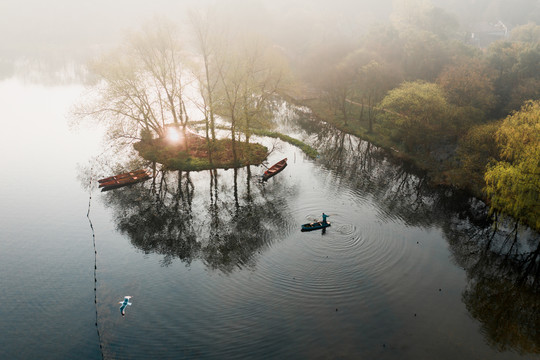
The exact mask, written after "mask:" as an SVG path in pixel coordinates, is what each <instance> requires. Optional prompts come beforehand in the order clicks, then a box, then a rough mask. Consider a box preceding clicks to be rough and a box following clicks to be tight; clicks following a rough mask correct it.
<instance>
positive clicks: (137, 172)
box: [98, 169, 146, 184]
mask: <svg viewBox="0 0 540 360" xmlns="http://www.w3.org/2000/svg"><path fill="white" fill-rule="evenodd" d="M145 173H146V170H144V169H140V170H135V171H130V172H127V173H124V174H119V175H115V176H109V177H106V178H103V179H99V180H98V182H99V183H100V184H101V183H106V182H110V181H114V180H120V179H124V178H130V177H132V176H138V175H142V174H145Z"/></svg>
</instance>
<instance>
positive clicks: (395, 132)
mask: <svg viewBox="0 0 540 360" xmlns="http://www.w3.org/2000/svg"><path fill="white" fill-rule="evenodd" d="M205 12H208V13H210V12H211V13H212V14H213V17H211V18H208V19H206V20H205V21H210V24H211V27H210V28H209V29H210V34H211V36H212V37H213V39H212V41H213V43H210V42H206V41H207V40H208V41H210V39H209V38H205V36H206V35H205V33H204V31H207V30H208V29H206V30H205V28H204V27H201V26H199V27H198V30H199V31H198V32H197V31H196V30H197V26H193V25H194V23H195V24H196V23H197V21H195V22H194V17H193V15H191V17H190V14H197V13H200V14H204V13H205ZM0 14H2V15H0V17H1V18H2V21H0V30H1V31H0V34H2V35H0V36H1V37H2V38H1V40H0V41H1V42H2V44H3V46H2V48H0V78H8V77H10V76H13V74H16V73H17V71H18V70H17V69H18V64H20V63H21V62H22V63H24V64H26V65H28V64H33V66H34V67H37V68H38V69H43V68H47V67H49V68H51V69H53V70H54V69H55V67H57V68H60V69H62V66H64V67H65V66H66V65H65V64H66V63H67V62H69V61H72V62H75V63H78V64H86V63H87V61H88V60H89V59H91V58H95V56H96V55H98V54H101V53H103V52H105V51H110V50H111V49H113V48H115V47H118V44H122V43H125V41H126V39H125V33H126V31H132V32H133V31H135V32H136V31H142V34H141V36H143V37H144V36H145V35H144V31H145V30H144V27H143V24H146V23H148V21H149V20H151V19H157V20H154V21H158V22H159V19H160V18H167V21H170V22H171V23H173V24H175V26H177V27H178V29H179V34H181V38H182V39H183V43H182V46H183V49H184V50H185V52H186V53H189V54H191V55H192V56H191V60H190V61H189V62H184V63H182V66H185V68H191V69H194V68H196V66H193V64H194V63H195V64H203V66H201V67H199V68H198V69H197V70H192V73H193V74H194V76H195V77H196V78H197V79H198V81H199V88H200V90H201V94H200V95H201V97H202V98H203V103H202V104H200V108H201V109H202V110H203V113H204V117H205V122H206V129H207V139H210V138H212V139H214V136H215V135H214V134H212V131H213V129H214V116H215V115H216V114H217V113H219V115H223V116H226V117H227V119H228V121H229V123H230V126H231V136H232V138H233V143H234V141H235V140H236V139H235V136H236V135H235V131H236V129H238V130H240V129H241V133H242V134H243V135H244V140H245V141H246V142H248V141H249V137H250V128H251V127H260V128H265V127H268V126H270V124H269V123H268V121H267V120H268V116H267V115H268V114H267V112H266V104H267V103H268V100H269V96H270V95H275V94H276V93H279V94H280V95H281V96H284V97H286V98H287V99H289V100H290V101H294V102H296V103H298V104H301V105H304V106H307V107H309V108H311V109H312V110H313V112H314V114H316V116H318V117H320V118H322V119H324V120H326V121H328V122H330V123H332V124H333V125H334V126H336V127H338V128H339V129H340V130H343V131H346V132H348V133H351V134H354V135H357V136H360V137H363V138H365V139H368V140H370V141H372V142H373V143H375V144H377V145H381V146H384V147H387V148H392V149H394V150H396V151H398V152H401V153H402V154H405V155H406V156H408V157H411V158H412V159H413V160H414V161H415V162H416V164H417V165H419V166H420V167H422V168H425V169H428V170H429V171H430V172H431V174H430V175H431V177H432V179H433V181H434V182H435V183H441V184H451V185H454V186H458V187H464V188H467V189H469V190H471V191H472V192H473V193H475V194H476V195H478V196H480V197H484V196H486V195H487V194H489V196H490V197H491V198H492V199H497V201H494V202H493V203H492V205H493V206H494V208H496V209H497V210H504V211H505V212H510V213H512V214H519V215H518V217H519V218H520V219H521V220H522V221H523V222H525V223H527V224H529V225H532V226H535V224H538V221H537V219H538V217H539V211H540V210H539V209H538V206H534V204H535V199H537V198H538V182H539V181H538V178H539V177H540V170H539V169H538V158H537V155H538V154H537V153H533V154H532V157H531V158H530V159H527V160H526V161H525V160H524V159H522V158H521V157H515V156H508V155H507V154H508V153H512V152H513V151H514V150H515V149H511V150H508V146H510V147H512V146H517V145H515V144H518V143H519V141H520V140H519V139H529V140H527V141H530V142H531V146H532V148H533V149H534V148H538V146H537V145H538V141H539V140H538V139H539V137H538V134H537V132H538V131H539V130H538V126H537V124H536V125H535V123H534V121H535V119H537V117H535V114H536V113H537V111H538V110H537V103H536V101H538V100H540V25H539V24H540V2H538V1H537V0H516V1H503V0H476V1H471V0H445V1H443V0H380V1H373V0H356V1H353V0H335V1H326V0H316V1H305V0H291V1H285V0H275V1H269V0H259V1H257V0H232V1H221V2H220V1H192V0H184V1H173V0H157V1H154V2H152V3H149V2H147V1H142V0H135V1H127V0H118V1H113V2H106V1H104V0H98V1H95V2H91V3H79V2H73V1H64V0H53V1H49V2H42V1H38V0H25V1H17V2H16V1H11V0H10V1H4V2H2V3H0ZM199 24H201V21H199ZM147 33H148V32H147ZM186 39H192V40H191V41H189V40H186ZM218 44H219V46H218ZM205 51H206V52H205ZM216 51H219V56H216ZM262 55H264V56H262ZM37 59H39V60H37ZM193 59H196V60H193ZM197 59H198V60H197ZM201 59H202V60H201ZM278 59H279V60H278ZM282 59H286V64H284V62H283V61H282ZM117 60H118V59H116V60H114V61H117ZM114 61H113V60H111V61H109V62H107V61H106V62H105V63H108V66H110V65H111V64H113V63H114ZM182 61H185V60H182ZM204 64H206V66H205V65H204ZM270 64H271V65H270ZM102 65H106V64H104V63H103V62H102ZM105 68H106V67H104V66H102V67H101V69H102V70H103V69H105ZM261 69H264V70H265V71H266V73H264V72H261ZM270 69H272V70H270ZM289 69H290V73H289ZM64 70H65V69H64ZM98 70H99V69H98ZM147 70H149V71H151V67H150V68H148V67H147ZM79 71H80V72H81V73H84V71H86V68H83V65H81V68H80V69H79ZM175 71H176V70H175ZM75 72H76V71H75ZM29 73H30V74H31V73H32V72H29ZM53 73H55V72H54V71H53ZM60 73H62V71H56V73H55V74H60ZM98 73H99V71H98ZM286 73H287V74H290V80H291V81H290V82H289V79H287V81H288V83H287V86H283V85H284V77H285V74H286ZM179 74H180V73H178V74H172V77H171V78H175V79H177V80H180V78H179ZM101 75H102V78H103V75H104V74H101ZM105 75H106V74H105ZM27 76H28V75H27ZM287 77H289V75H287ZM157 78H159V77H157ZM158 80H159V79H158ZM158 83H159V81H158ZM291 84H294V86H292V85H291ZM162 85H163V86H162V89H163V90H164V92H163V93H161V94H162V95H163V96H162V97H161V96H160V97H159V99H160V101H166V102H168V104H166V103H165V102H164V103H163V104H162V106H161V107H160V108H161V109H168V110H169V111H170V112H171V117H172V118H173V119H175V121H176V123H179V124H181V125H186V122H187V119H185V118H182V117H181V115H185V112H182V111H183V109H182V107H183V105H182V102H181V101H179V102H178V104H176V103H175V101H176V100H178V99H180V98H179V97H178V96H176V95H174V94H173V96H172V97H171V98H168V95H167V90H168V89H170V87H169V86H168V85H167V84H162ZM179 89H181V87H178V88H177V90H179ZM139 90H140V89H139ZM140 94H143V95H144V92H140ZM169 95H170V94H169ZM141 109H142V112H140V114H138V115H141V116H142V117H141V118H143V119H151V118H152V116H151V114H150V115H148V114H146V113H145V112H146V111H147V110H144V108H141ZM119 110H121V111H122V112H125V109H119ZM138 115H137V116H138ZM178 116H180V118H178ZM505 119H506V120H505ZM530 119H532V120H530ZM145 121H146V120H145ZM531 121H533V124H532V125H530V124H531ZM143 123H144V122H143ZM255 124H256V125H257V126H255ZM527 124H528V125H527ZM149 125H150V123H148V122H146V123H144V124H143V127H144V126H147V127H149ZM509 129H510V130H512V131H513V133H512V136H513V137H514V138H516V139H518V140H517V141H515V142H508V141H506V140H505V139H508V135H504V134H509V131H510V130H509ZM154 132H156V133H159V132H160V130H159V129H157V127H156V129H154ZM501 147H503V148H504V151H501ZM528 154H529V155H530V154H531V153H530V152H529V153H528ZM488 168H489V170H490V172H489V173H486V171H487V169H488ZM509 169H511V170H512V172H513V174H514V175H512V177H513V178H516V176H517V177H518V178H519V179H521V180H520V182H519V184H517V185H515V186H517V187H518V189H513V190H512V193H513V194H522V195H520V197H519V198H520V199H521V200H519V201H514V200H512V196H508V195H507V194H506V193H505V192H504V191H505V190H504V189H503V190H501V185H500V184H502V183H505V181H503V180H504V176H502V174H503V170H504V171H506V173H508V171H510V170H509ZM520 171H521V172H522V173H519V172H520ZM516 172H518V173H519V174H518V175H515V174H517V173H516ZM496 173H498V175H500V177H498V178H497V179H498V180H495V177H494V176H495V174H496ZM501 176H502V177H501ZM486 181H487V183H489V184H490V185H489V187H488V188H486ZM486 190H487V192H486ZM514 198H515V197H514ZM526 199H528V200H529V201H525V200H526ZM531 199H532V204H533V206H529V205H530V202H531V201H530V200H531ZM527 204H529V205H527ZM509 209H511V210H509Z"/></svg>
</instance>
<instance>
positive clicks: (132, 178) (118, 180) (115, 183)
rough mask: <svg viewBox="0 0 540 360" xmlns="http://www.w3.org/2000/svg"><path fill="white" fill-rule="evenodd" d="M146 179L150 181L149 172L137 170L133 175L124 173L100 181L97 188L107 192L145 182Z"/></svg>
mask: <svg viewBox="0 0 540 360" xmlns="http://www.w3.org/2000/svg"><path fill="white" fill-rule="evenodd" d="M148 179H150V172H149V171H146V170H143V171H142V172H141V171H140V170H139V171H136V172H133V173H126V174H121V175H117V176H111V177H109V178H106V179H102V180H101V181H100V184H99V187H100V188H101V191H109V190H113V189H118V188H121V187H124V186H128V185H133V184H136V183H139V182H142V181H146V180H148Z"/></svg>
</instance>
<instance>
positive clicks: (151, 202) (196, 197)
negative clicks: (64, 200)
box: [105, 169, 290, 272]
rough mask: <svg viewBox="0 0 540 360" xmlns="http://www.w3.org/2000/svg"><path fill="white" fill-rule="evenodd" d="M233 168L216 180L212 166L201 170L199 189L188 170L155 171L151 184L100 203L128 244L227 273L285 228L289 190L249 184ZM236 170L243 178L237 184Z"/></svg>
mask: <svg viewBox="0 0 540 360" xmlns="http://www.w3.org/2000/svg"><path fill="white" fill-rule="evenodd" d="M233 173H234V174H233V179H232V180H233V181H232V184H230V181H220V176H221V175H220V172H218V171H217V170H212V171H208V172H206V174H207V175H208V178H209V182H210V186H209V192H208V193H203V192H201V191H197V189H196V188H197V187H201V188H203V187H205V186H201V185H202V184H200V182H199V181H202V180H201V179H199V180H198V182H197V184H195V183H194V182H193V181H192V179H191V174H190V173H186V172H180V171H175V172H168V171H160V172H159V173H158V176H156V178H155V179H154V181H153V183H150V182H147V183H145V184H142V185H141V186H132V187H127V188H123V189H119V190H118V191H113V192H110V193H107V194H106V195H105V196H106V199H105V202H106V203H107V204H108V206H110V207H112V208H113V209H114V214H115V215H114V216H115V223H116V225H117V227H118V229H119V230H120V231H121V232H122V233H125V234H127V235H128V236H129V238H130V240H131V242H132V244H133V245H134V246H136V247H137V248H139V249H141V250H142V251H144V252H145V253H157V254H162V255H164V259H163V264H164V265H168V264H170V263H171V262H172V261H173V259H175V258H178V259H181V260H182V261H183V262H185V263H186V264H188V265H189V264H191V262H192V261H194V260H196V259H201V260H202V261H203V262H204V263H205V264H206V265H207V266H208V267H209V268H211V269H217V270H220V271H223V272H230V271H233V270H234V269H235V268H243V267H250V266H253V265H254V264H255V262H254V260H255V258H256V254H257V253H258V252H260V251H261V250H262V249H263V248H264V247H265V246H267V245H268V244H269V243H271V242H272V241H275V240H276V239H279V238H280V237H282V236H284V235H286V233H287V231H288V230H289V229H290V226H289V225H288V224H287V221H288V219H289V218H290V216H287V214H288V211H287V200H286V198H287V196H290V192H288V195H286V193H285V192H284V191H281V190H282V189H281V187H282V186H280V184H279V183H275V184H273V188H272V189H271V191H266V190H265V189H264V188H263V187H262V186H253V184H252V182H253V181H254V179H252V177H251V172H250V170H249V169H241V170H238V169H235V170H234V172H233ZM240 173H245V174H246V177H245V179H243V180H244V183H243V184H240V185H239V181H241V179H239V177H240ZM222 174H225V172H223V173H222ZM198 177H201V176H200V175H198ZM203 177H204V176H203ZM227 180H229V179H227ZM231 185H232V189H231ZM253 188H255V189H253ZM254 191H256V192H257V194H256V195H254V194H253V192H254ZM231 196H232V197H231Z"/></svg>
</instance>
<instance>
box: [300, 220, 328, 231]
mask: <svg viewBox="0 0 540 360" xmlns="http://www.w3.org/2000/svg"><path fill="white" fill-rule="evenodd" d="M329 226H330V223H329V222H328V221H327V222H322V221H317V222H313V223H309V224H303V225H302V231H312V230H319V229H324V228H327V227H329Z"/></svg>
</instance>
